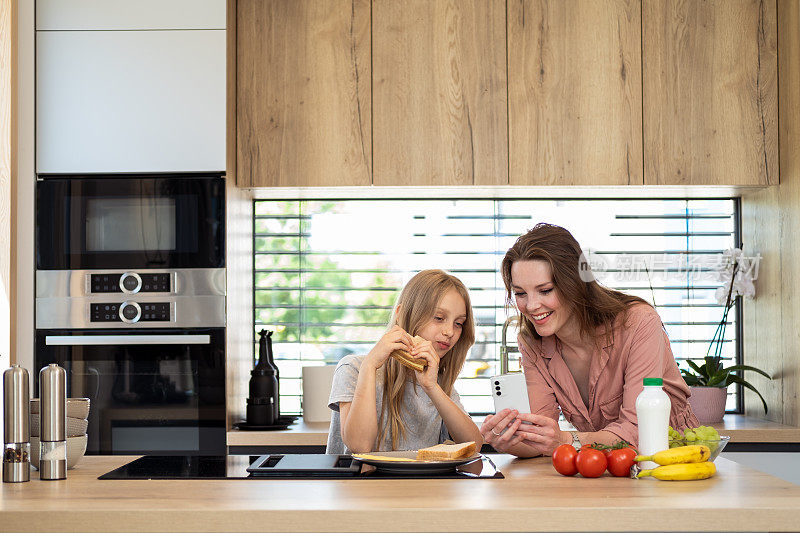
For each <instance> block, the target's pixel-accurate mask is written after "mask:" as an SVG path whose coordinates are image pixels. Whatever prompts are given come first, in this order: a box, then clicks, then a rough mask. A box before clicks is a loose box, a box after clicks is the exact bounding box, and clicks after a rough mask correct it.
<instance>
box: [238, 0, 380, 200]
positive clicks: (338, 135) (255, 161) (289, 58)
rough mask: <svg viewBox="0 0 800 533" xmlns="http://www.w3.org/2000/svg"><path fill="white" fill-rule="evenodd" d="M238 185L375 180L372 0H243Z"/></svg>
mask: <svg viewBox="0 0 800 533" xmlns="http://www.w3.org/2000/svg"><path fill="white" fill-rule="evenodd" d="M236 30H237V42H238V44H237V58H236V63H237V75H236V84H237V89H236V93H237V95H236V101H237V109H236V117H237V124H236V130H237V132H236V133H237V184H238V185H239V186H242V187H274V186H298V187H302V186H315V185H331V186H333V185H369V184H370V183H371V181H372V180H371V168H372V163H371V157H372V155H371V153H372V143H371V130H370V126H371V123H372V117H371V87H370V2H369V0H351V1H349V2H343V1H340V0H313V1H297V0H238V6H237V28H236Z"/></svg>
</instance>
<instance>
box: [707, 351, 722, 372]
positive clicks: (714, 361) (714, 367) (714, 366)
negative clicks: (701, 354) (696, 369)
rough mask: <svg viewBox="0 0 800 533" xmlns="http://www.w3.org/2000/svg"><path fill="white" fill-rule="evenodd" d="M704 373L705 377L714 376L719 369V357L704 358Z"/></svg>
mask: <svg viewBox="0 0 800 533" xmlns="http://www.w3.org/2000/svg"><path fill="white" fill-rule="evenodd" d="M705 359H706V364H705V366H706V372H707V374H706V375H707V376H712V375H714V374H715V373H716V372H717V371H718V370H719V369H720V363H721V362H722V361H721V360H720V358H719V357H716V356H713V357H712V356H706V358H705Z"/></svg>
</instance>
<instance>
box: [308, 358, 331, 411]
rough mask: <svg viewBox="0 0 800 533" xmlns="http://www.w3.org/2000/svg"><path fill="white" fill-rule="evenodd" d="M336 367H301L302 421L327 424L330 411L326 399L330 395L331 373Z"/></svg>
mask: <svg viewBox="0 0 800 533" xmlns="http://www.w3.org/2000/svg"><path fill="white" fill-rule="evenodd" d="M334 370H336V365H325V366H304V367H303V374H302V375H303V400H302V406H303V420H304V421H306V422H329V421H330V419H331V410H330V409H328V399H329V398H330V395H331V383H332V382H333V371H334Z"/></svg>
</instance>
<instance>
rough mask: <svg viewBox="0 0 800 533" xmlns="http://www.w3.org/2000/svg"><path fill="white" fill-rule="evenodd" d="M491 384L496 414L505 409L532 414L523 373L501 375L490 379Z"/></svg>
mask: <svg viewBox="0 0 800 533" xmlns="http://www.w3.org/2000/svg"><path fill="white" fill-rule="evenodd" d="M489 384H490V385H491V387H492V398H494V412H495V413H497V412H500V411H502V410H503V409H516V410H517V411H519V412H520V413H530V412H531V404H530V401H529V400H528V386H527V385H526V383H525V374H523V373H522V372H510V373H508V374H500V375H499V376H493V377H492V378H490V379H489Z"/></svg>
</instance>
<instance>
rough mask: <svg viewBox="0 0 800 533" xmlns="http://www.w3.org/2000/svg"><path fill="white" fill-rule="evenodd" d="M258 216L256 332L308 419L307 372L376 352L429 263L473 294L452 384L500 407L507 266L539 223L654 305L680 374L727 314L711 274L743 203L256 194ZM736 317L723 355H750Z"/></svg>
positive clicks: (293, 405) (288, 394) (294, 408)
mask: <svg viewBox="0 0 800 533" xmlns="http://www.w3.org/2000/svg"><path fill="white" fill-rule="evenodd" d="M254 212H255V217H254V240H255V242H254V254H255V258H254V261H255V269H254V278H255V279H254V290H255V295H254V296H255V298H254V302H255V325H256V331H258V330H260V329H262V328H267V329H271V330H273V331H275V334H274V335H273V347H274V353H275V358H276V360H277V363H278V366H279V368H280V372H281V410H282V411H283V412H285V413H299V412H300V409H301V406H300V390H301V387H300V375H301V368H302V367H303V366H305V365H308V364H322V362H323V361H324V362H328V363H335V362H336V361H338V360H339V359H341V358H342V357H343V356H345V355H347V354H350V353H366V351H368V350H369V349H370V347H371V346H372V345H373V344H374V343H375V341H376V340H377V339H378V338H379V337H380V336H381V335H382V333H383V331H384V329H385V327H386V324H387V322H388V320H389V318H390V315H391V310H392V305H393V303H394V301H395V299H396V298H397V295H398V292H399V289H400V288H402V286H403V285H404V284H405V282H406V281H407V280H408V279H409V278H410V277H411V276H413V275H414V274H415V273H416V272H418V271H419V270H422V269H425V268H442V269H444V270H447V271H449V272H451V273H452V274H454V275H456V276H458V277H459V278H460V279H461V280H462V281H463V282H464V284H465V285H466V286H467V287H468V288H469V290H470V295H471V298H472V304H473V307H474V311H475V317H476V326H477V331H476V333H477V342H476V343H475V346H473V348H472V350H471V351H470V354H469V356H468V358H467V362H466V364H465V366H464V369H463V372H462V374H461V378H460V379H459V380H458V382H457V384H456V387H457V390H458V392H459V394H460V395H461V397H462V399H463V402H464V405H465V407H466V408H467V409H468V410H469V411H470V412H471V413H474V414H481V413H488V412H493V404H492V399H491V397H490V394H489V390H490V388H489V384H488V377H489V376H492V375H494V374H496V373H498V372H499V363H498V361H499V353H500V338H501V329H502V326H503V323H504V322H505V321H506V319H507V318H508V317H509V316H512V315H513V314H514V310H513V309H507V308H506V301H505V293H504V288H503V281H502V278H501V277H500V274H499V265H500V262H501V260H502V258H503V255H504V254H505V252H506V250H507V249H508V248H509V247H510V246H511V245H512V244H513V242H514V241H515V240H516V238H517V237H518V236H519V235H520V234H522V233H524V232H525V231H527V230H528V229H529V228H531V227H532V226H533V225H534V224H536V223H537V222H542V221H544V222H549V223H553V224H558V225H561V226H564V227H566V228H567V229H568V230H570V231H571V232H572V234H573V235H574V236H575V238H576V239H578V242H580V243H581V245H582V246H583V247H584V252H585V253H586V255H587V257H588V258H589V262H590V263H591V264H592V267H593V269H594V272H595V275H596V276H597V278H598V280H599V281H600V282H601V283H603V284H604V285H606V286H609V287H613V288H616V289H619V290H623V291H626V292H629V293H631V294H635V295H637V296H641V297H642V298H644V299H645V300H647V301H649V302H651V303H652V302H655V306H656V308H657V310H658V312H659V314H660V315H661V318H662V320H663V321H664V325H665V327H666V329H667V332H668V334H669V337H670V341H671V343H672V350H673V352H674V354H675V357H676V359H677V360H678V361H679V364H681V366H684V365H685V364H686V363H685V360H686V359H687V358H692V359H702V357H704V356H705V355H706V350H707V348H708V345H709V341H710V340H711V338H712V336H713V334H714V331H715V330H716V326H717V324H718V323H719V321H720V319H721V317H722V311H723V306H722V305H720V304H718V303H717V302H716V300H715V298H714V293H715V291H716V289H717V287H718V285H719V283H720V282H718V281H716V277H715V274H714V266H715V264H717V263H716V262H717V261H718V260H719V257H720V254H721V252H722V251H723V250H725V249H727V248H731V247H734V246H737V245H738V241H739V239H738V227H739V223H738V203H737V201H736V200H735V199H675V200H664V199H656V200H650V199H647V200H641V199H636V200H630V199H620V200H607V199H604V200H575V199H569V200H552V199H547V200H530V199H408V200H398V199H392V200H375V199H365V200H256V201H255V211H254ZM739 313H740V312H739V306H738V304H737V305H736V307H735V308H734V309H733V310H732V312H731V313H730V314H729V324H728V326H727V329H726V335H725V341H724V346H725V348H724V351H723V355H724V357H725V358H727V359H736V360H739V358H740V352H741V349H740V340H741V335H740V334H739V324H740V322H741V320H740V314H739ZM256 339H257V337H256ZM509 340H510V342H512V343H514V342H515V333H514V330H513V329H511V330H510V331H509ZM255 346H256V349H255V350H254V355H255V356H257V353H256V351H257V342H256V343H255ZM512 355H517V354H514V353H512ZM510 368H511V370H515V369H518V368H519V363H518V360H517V359H516V358H514V359H512V361H511V365H510ZM739 396H740V395H739V394H738V391H735V390H733V389H732V390H731V391H730V394H729V398H728V409H729V410H733V411H741V405H740V402H739Z"/></svg>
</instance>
